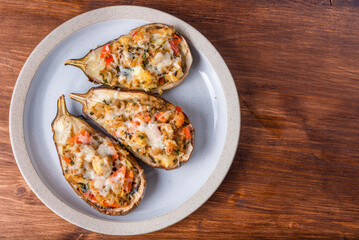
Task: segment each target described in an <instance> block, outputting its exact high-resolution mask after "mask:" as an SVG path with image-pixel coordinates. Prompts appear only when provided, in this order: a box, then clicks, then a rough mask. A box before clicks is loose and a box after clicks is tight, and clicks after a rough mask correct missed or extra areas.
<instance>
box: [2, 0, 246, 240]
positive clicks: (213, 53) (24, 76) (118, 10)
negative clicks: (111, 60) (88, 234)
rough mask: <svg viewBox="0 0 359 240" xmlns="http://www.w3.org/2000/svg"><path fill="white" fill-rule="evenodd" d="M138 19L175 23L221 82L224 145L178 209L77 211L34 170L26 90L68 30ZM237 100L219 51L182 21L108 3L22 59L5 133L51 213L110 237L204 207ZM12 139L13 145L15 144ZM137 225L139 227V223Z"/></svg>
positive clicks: (228, 149)
mask: <svg viewBox="0 0 359 240" xmlns="http://www.w3.org/2000/svg"><path fill="white" fill-rule="evenodd" d="M116 19H136V20H144V21H149V22H163V23H166V24H168V25H174V26H175V27H176V29H178V31H179V32H181V34H183V35H184V36H185V37H186V39H188V40H189V42H190V43H191V45H193V46H195V47H196V49H198V50H199V51H200V52H201V53H202V54H203V55H204V56H205V57H206V58H207V60H208V61H209V62H210V63H211V65H212V67H213V69H214V70H215V72H216V73H217V75H218V79H219V81H220V84H221V86H222V89H223V92H224V96H225V101H226V110H227V131H226V137H225V142H224V146H223V149H222V152H221V155H220V157H219V160H218V162H217V165H216V167H215V170H214V171H213V172H212V173H211V175H210V176H209V178H208V180H207V181H206V182H205V183H204V184H203V185H202V186H201V187H200V189H199V190H198V191H197V192H196V193H195V194H193V195H192V196H191V198H190V199H188V200H187V201H186V202H184V203H183V204H182V205H180V206H179V207H177V208H175V209H173V210H171V211H170V212H168V213H165V214H163V215H160V216H157V217H154V218H151V219H145V220H138V221H129V222H126V221H121V222H117V221H114V220H104V219H98V218H96V217H93V216H89V215H87V214H85V213H82V212H79V211H77V210H76V209H74V208H72V207H71V206H69V205H67V204H65V203H64V202H62V201H61V200H60V199H59V198H57V197H56V196H55V195H54V194H53V193H52V192H51V190H50V189H49V188H48V187H47V186H46V185H45V183H44V182H43V181H42V180H41V178H40V177H39V175H38V174H37V172H36V170H35V168H34V166H33V164H32V162H31V159H30V157H29V154H28V152H27V147H26V143H25V139H24V110H25V101H26V98H27V93H28V90H29V87H30V84H31V82H32V79H33V77H34V76H35V74H36V72H37V70H38V68H39V66H40V65H41V63H42V61H43V60H44V59H45V58H46V57H47V56H48V54H49V53H50V52H51V51H52V50H53V49H54V48H56V46H57V45H58V44H60V43H61V42H62V41H63V40H65V39H66V38H68V37H69V36H70V35H71V34H73V33H75V32H77V31H79V30H81V29H83V28H85V27H88V26H91V25H93V24H96V23H100V22H104V21H110V20H116ZM240 121H241V116H240V104H239V98H238V92H237V88H236V85H235V83H234V80H233V77H232V75H231V73H230V71H229V69H228V66H227V65H226V63H225V62H224V60H223V58H222V57H221V55H220V54H219V53H218V51H217V50H216V49H215V47H214V46H213V45H212V44H211V43H210V41H209V40H208V39H207V38H205V37H204V36H203V35H202V34H201V33H200V32H199V31H198V30H196V29H195V28H194V27H192V26H191V25H189V24H188V23H186V22H184V21H183V20H181V19H179V18H177V17H175V16H173V15H170V14H168V13H165V12H162V11H159V10H156V9H152V8H147V7H140V6H128V5H121V6H110V7H104V8H98V9H95V10H91V11H88V12H85V13H82V14H80V15H78V16H75V17H73V18H71V19H70V20H68V21H66V22H64V23H63V24H61V25H60V26H58V27H57V28H55V29H54V30H53V31H52V32H51V33H49V34H48V35H47V36H46V37H45V38H44V39H43V40H42V41H41V42H40V43H39V44H38V45H37V46H36V47H35V49H34V50H33V51H32V53H31V54H30V55H29V57H28V58H27V60H26V61H25V63H24V65H23V67H22V69H21V71H20V74H19V76H18V79H17V81H16V84H15V87H14V90H13V94H12V97H11V104H10V111H9V134H10V141H11V147H12V151H13V154H14V157H15V160H16V163H17V165H18V168H19V169H20V172H21V174H22V176H23V177H24V179H25V180H26V182H27V184H28V185H29V187H30V188H31V190H32V191H33V192H34V193H35V195H36V196H37V197H38V198H39V199H40V200H41V201H42V202H43V203H44V204H45V205H46V206H47V207H48V208H49V209H51V210H52V211H53V212H54V213H56V214H57V215H59V216H60V217H62V218H63V219H65V220H67V221H68V222H71V223H72V224H74V225H77V226H79V227H82V228H84V229H87V230H90V231H93V232H98V233H103V234H111V235H136V234H144V233H149V232H153V231H158V230H160V229H163V228H166V227H168V226H170V225H173V224H175V223H177V222H179V221H181V220H182V219H184V218H185V217H187V216H188V215H190V214H191V213H193V212H194V211H195V210H197V209H198V208H199V207H200V206H202V205H203V204H204V203H205V202H206V201H207V200H208V199H209V198H210V197H211V196H212V195H213V194H214V192H215V191H216V190H217V189H218V187H219V186H220V184H221V183H222V181H223V180H224V178H225V176H226V175H227V173H228V171H229V168H230V166H231V165H232V162H233V159H234V157H235V154H236V152H237V147H238V142H239V135H240ZM15 142H16V144H14V143H15ZM139 226H140V227H139Z"/></svg>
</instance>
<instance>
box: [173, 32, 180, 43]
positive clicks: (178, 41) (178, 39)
mask: <svg viewBox="0 0 359 240" xmlns="http://www.w3.org/2000/svg"><path fill="white" fill-rule="evenodd" d="M172 41H173V43H174V44H175V45H176V46H178V44H180V42H181V38H180V37H178V36H177V35H176V34H173V35H172Z"/></svg>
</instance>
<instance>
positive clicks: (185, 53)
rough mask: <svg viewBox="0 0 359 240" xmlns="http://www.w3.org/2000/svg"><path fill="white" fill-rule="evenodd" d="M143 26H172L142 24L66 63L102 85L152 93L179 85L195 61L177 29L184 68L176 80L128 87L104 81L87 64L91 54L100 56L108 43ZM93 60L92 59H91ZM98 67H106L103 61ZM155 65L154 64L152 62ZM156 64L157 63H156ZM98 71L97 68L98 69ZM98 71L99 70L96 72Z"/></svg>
mask: <svg viewBox="0 0 359 240" xmlns="http://www.w3.org/2000/svg"><path fill="white" fill-rule="evenodd" d="M142 27H153V28H155V27H156V28H164V27H167V28H168V27H170V26H168V25H165V24H161V23H151V24H147V25H143V26H140V27H137V28H135V29H132V30H131V31H130V32H129V34H127V35H122V36H120V37H119V38H117V39H114V40H112V41H110V42H107V43H106V44H104V45H101V46H99V47H97V48H95V49H92V50H90V51H89V52H88V53H87V54H86V55H85V56H84V57H83V58H79V59H69V60H67V61H65V65H73V66H76V67H78V68H80V69H81V70H82V71H83V72H84V74H85V75H86V76H87V77H88V80H89V81H90V82H93V83H95V84H102V85H106V86H109V87H115V88H121V89H124V90H137V91H145V92H150V93H159V94H161V93H162V92H163V91H166V90H169V89H172V88H174V87H176V86H177V85H179V84H180V83H181V82H182V81H183V80H184V79H185V78H186V77H187V75H188V73H189V71H190V68H191V65H192V62H193V57H192V53H191V51H190V47H189V45H188V43H187V41H186V40H185V38H184V37H183V36H182V35H181V34H180V33H179V32H177V31H176V30H175V32H174V34H176V35H177V36H178V37H179V38H180V40H181V41H180V43H179V45H178V46H179V54H180V55H181V56H182V60H183V61H182V70H183V76H182V77H180V78H179V79H178V80H177V81H174V82H171V81H169V82H167V83H165V84H163V85H161V86H158V87H151V88H148V89H146V88H144V87H141V86H138V87H133V86H132V87H128V86H126V85H125V84H120V83H117V84H116V85H111V84H110V83H108V82H107V81H106V82H104V80H103V79H102V77H100V75H99V73H98V74H95V73H93V72H95V71H93V70H91V69H89V64H87V61H88V59H89V55H90V54H94V55H96V54H97V57H99V55H100V53H101V49H102V48H103V47H104V46H105V45H107V44H112V43H114V42H116V41H118V39H120V38H121V37H124V36H128V35H130V34H131V33H133V32H134V31H135V30H136V29H139V28H142ZM91 61H92V60H91ZM96 65H97V66H96V67H97V68H99V67H100V65H102V66H101V67H104V66H105V65H104V64H103V63H100V62H98V64H96ZM152 65H153V64H152ZM155 66H156V65H155ZM96 71H97V70H96ZM96 73H97V72H96ZM140 80H141V81H143V79H140Z"/></svg>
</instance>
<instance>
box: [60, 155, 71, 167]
mask: <svg viewBox="0 0 359 240" xmlns="http://www.w3.org/2000/svg"><path fill="white" fill-rule="evenodd" d="M62 158H63V159H64V160H65V162H66V163H67V164H69V165H71V158H68V157H65V156H63V157H62Z"/></svg>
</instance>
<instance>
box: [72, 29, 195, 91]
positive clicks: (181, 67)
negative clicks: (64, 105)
mask: <svg viewBox="0 0 359 240" xmlns="http://www.w3.org/2000/svg"><path fill="white" fill-rule="evenodd" d="M191 64H192V55H191V52H190V49H189V46H188V44H187V42H186V40H185V39H184V38H183V37H182V36H181V35H180V34H179V33H178V32H177V31H176V30H175V29H174V28H173V27H172V26H167V25H164V24H159V23H155V24H148V25H144V26H141V27H138V28H136V29H133V30H131V31H130V33H129V34H128V35H123V36H120V37H119V38H118V39H115V40H113V41H111V42H109V43H107V44H105V45H102V46H100V47H98V48H96V49H94V50H91V51H90V52H89V53H88V54H87V55H86V56H85V57H83V58H81V59H70V60H67V61H66V62H65V65H73V66H76V67H79V68H80V69H81V70H82V71H83V72H84V73H85V74H86V75H87V77H88V78H89V80H90V81H93V82H95V83H100V84H104V85H107V86H110V87H119V88H121V89H127V90H142V91H146V92H155V93H160V94H161V93H162V91H163V90H168V89H171V88H173V87H175V86H177V85H178V84H179V83H181V82H182V81H183V79H184V78H185V77H186V76H187V75H188V72H189V69H190V67H191Z"/></svg>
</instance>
